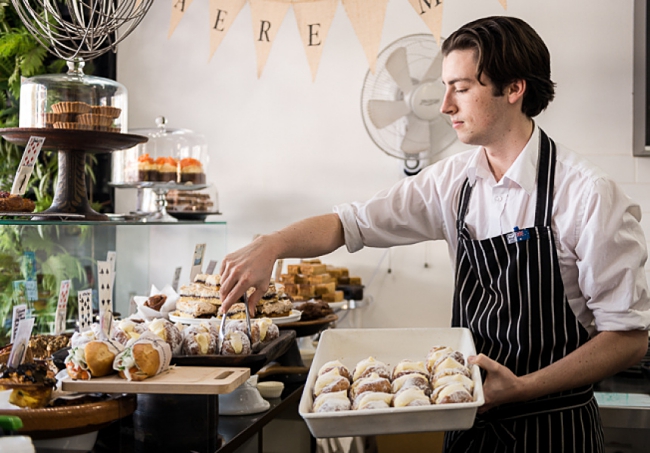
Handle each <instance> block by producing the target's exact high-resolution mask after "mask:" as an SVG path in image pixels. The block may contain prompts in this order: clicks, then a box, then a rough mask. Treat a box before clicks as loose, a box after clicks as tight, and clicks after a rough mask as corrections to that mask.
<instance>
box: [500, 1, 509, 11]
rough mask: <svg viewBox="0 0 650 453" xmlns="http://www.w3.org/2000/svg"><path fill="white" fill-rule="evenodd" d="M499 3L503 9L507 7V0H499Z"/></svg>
mask: <svg viewBox="0 0 650 453" xmlns="http://www.w3.org/2000/svg"><path fill="white" fill-rule="evenodd" d="M499 3H501V6H503V9H508V0H499Z"/></svg>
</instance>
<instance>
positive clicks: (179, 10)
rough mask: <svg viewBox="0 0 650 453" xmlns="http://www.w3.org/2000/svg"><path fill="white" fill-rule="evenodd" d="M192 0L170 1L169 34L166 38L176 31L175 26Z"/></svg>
mask: <svg viewBox="0 0 650 453" xmlns="http://www.w3.org/2000/svg"><path fill="white" fill-rule="evenodd" d="M192 1H193V0H172V18H171V21H170V22H169V33H168V34H167V38H169V37H171V35H172V34H173V33H174V30H176V26H177V25H178V23H179V22H180V21H181V19H182V18H183V14H185V11H187V8H189V7H190V5H191V4H192Z"/></svg>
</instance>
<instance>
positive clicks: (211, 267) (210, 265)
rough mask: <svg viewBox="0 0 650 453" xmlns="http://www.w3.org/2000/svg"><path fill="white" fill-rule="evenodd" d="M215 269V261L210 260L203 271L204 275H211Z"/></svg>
mask: <svg viewBox="0 0 650 453" xmlns="http://www.w3.org/2000/svg"><path fill="white" fill-rule="evenodd" d="M215 267H217V261H216V260H210V262H209V263H208V267H207V268H206V269H205V273H206V274H208V275H211V274H213V273H214V269H215Z"/></svg>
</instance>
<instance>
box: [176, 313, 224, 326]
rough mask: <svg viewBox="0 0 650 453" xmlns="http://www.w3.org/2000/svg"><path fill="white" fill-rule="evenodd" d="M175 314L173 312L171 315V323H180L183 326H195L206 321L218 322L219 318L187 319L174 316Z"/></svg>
mask: <svg viewBox="0 0 650 453" xmlns="http://www.w3.org/2000/svg"><path fill="white" fill-rule="evenodd" d="M174 313H175V312H171V313H170V314H169V320H170V321H171V322H180V323H181V324H189V325H194V324H201V323H202V322H205V321H216V320H217V318H215V317H212V318H186V317H184V316H177V315H175V314H174Z"/></svg>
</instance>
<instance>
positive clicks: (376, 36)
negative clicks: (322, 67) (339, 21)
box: [342, 0, 388, 74]
mask: <svg viewBox="0 0 650 453" xmlns="http://www.w3.org/2000/svg"><path fill="white" fill-rule="evenodd" d="M342 3H343V6H344V7H345V12H346V13H347V15H348V18H349V19H350V22H352V27H353V28H354V31H355V33H356V34H357V39H359V42H360V43H361V46H362V47H363V51H364V52H365V54H366V58H367V59H368V65H369V66H370V70H371V71H372V73H373V74H374V72H375V63H376V62H377V54H378V53H379V44H380V42H381V32H382V29H383V27H384V17H385V16H386V5H387V4H388V0H342Z"/></svg>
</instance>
